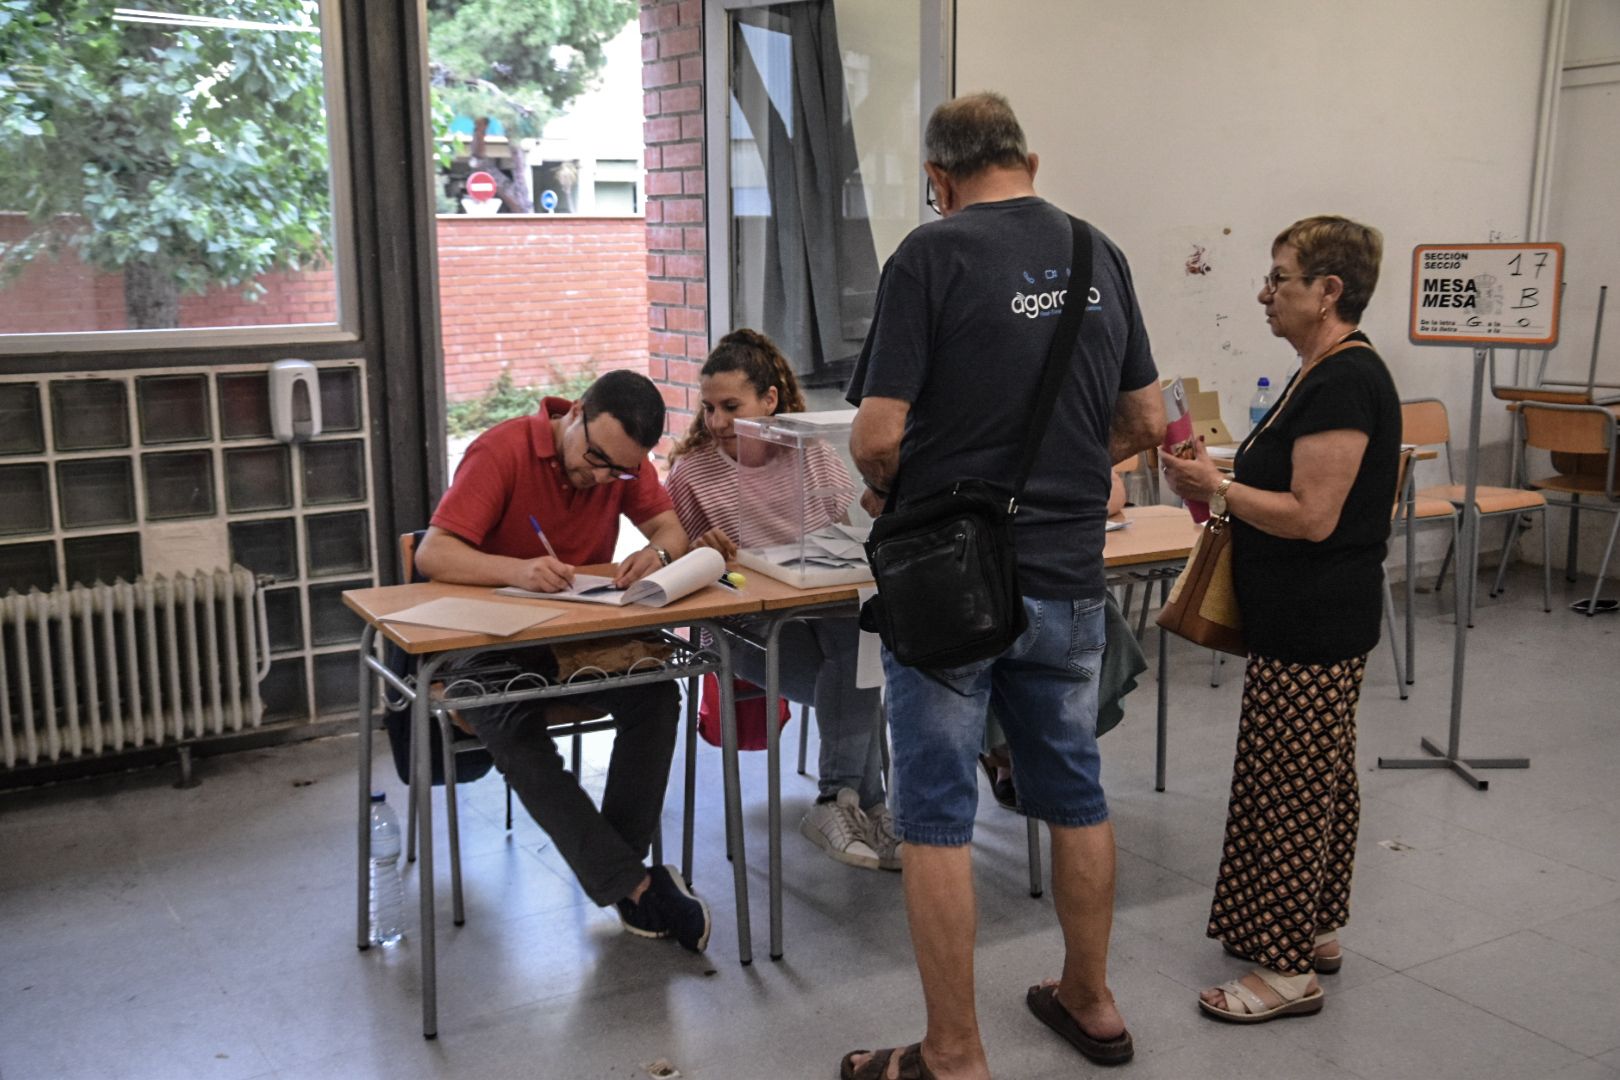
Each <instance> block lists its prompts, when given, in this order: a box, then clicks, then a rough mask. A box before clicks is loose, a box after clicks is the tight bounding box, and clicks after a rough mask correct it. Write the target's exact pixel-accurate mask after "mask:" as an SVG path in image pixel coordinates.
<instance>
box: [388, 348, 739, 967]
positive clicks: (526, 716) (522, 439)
mask: <svg viewBox="0 0 1620 1080" xmlns="http://www.w3.org/2000/svg"><path fill="white" fill-rule="evenodd" d="M663 432H664V400H663V398H662V397H661V396H660V395H659V393H658V388H657V387H655V386H654V385H653V384H652V382H651V381H650V380H648V379H647V377H646V376H644V375H638V374H636V373H635V372H631V371H610V372H608V373H607V374H606V375H603V376H602V377H601V378H599V379H597V380H596V382H594V383H592V384H591V386H590V388H589V389H587V390H586V391H585V395H584V396H583V397H582V398H580V399H579V400H578V401H576V402H568V401H566V400H564V399H562V398H546V399H545V401H544V402H542V404H541V406H540V411H539V412H538V413H537V414H535V415H534V416H525V417H520V418H518V419H515V420H508V421H506V422H505V423H501V424H497V425H496V426H495V427H493V428H490V429H489V430H488V431H486V432H484V434H482V435H480V436H479V437H478V438H477V439H476V440H475V441H474V442H473V444H472V445H471V446H470V447H468V448H467V454H466V456H465V457H464V458H463V459H462V462H461V467H460V468H459V469H458V470H457V471H456V478H455V482H454V483H453V484H451V486H450V490H449V491H447V492H445V495H444V498H443V499H441V500H440V501H439V507H438V509H437V510H436V511H434V514H433V520H432V522H431V524H430V525H429V528H428V531H427V535H426V536H425V537H424V538H423V540H422V543H421V545H420V546H419V547H418V548H417V552H416V566H417V569H419V570H420V571H421V572H422V573H423V574H426V575H427V576H428V577H430V578H432V579H434V580H435V581H452V582H457V583H459V584H464V585H516V586H518V587H519V588H524V589H533V590H537V591H541V592H555V591H557V590H559V589H562V588H564V587H566V586H567V585H568V583H569V582H571V581H572V580H573V577H574V567H575V565H578V564H589V563H605V562H609V561H610V560H611V559H612V558H613V550H614V547H615V545H616V544H617V542H618V536H619V515H620V514H621V513H622V514H624V515H625V516H627V517H629V519H630V521H631V523H632V524H634V525H635V526H636V528H638V529H639V530H641V533H642V534H643V535H644V536H646V538H647V541H648V543H647V546H646V547H644V548H642V549H641V550H639V551H637V552H635V553H634V554H632V555H630V556H629V557H628V558H626V559H625V560H624V561H623V562H621V563H619V564H618V566H617V567H616V575H615V578H616V583H617V584H619V585H620V586H624V585H628V584H629V583H630V582H632V581H635V580H637V579H639V578H642V577H645V576H646V575H647V574H649V573H651V572H652V571H654V570H656V569H658V568H659V566H661V565H666V564H668V562H669V561H670V560H671V559H673V558H679V557H680V556H681V555H684V554H685V553H686V549H687V539H686V533H685V532H684V531H682V529H681V524H680V521H679V520H678V519H677V518H676V516H675V510H674V507H673V505H672V504H671V503H670V500H669V494H668V492H666V491H665V490H664V487H663V485H662V484H660V483H659V482H658V477H657V475H656V473H654V471H653V468H652V466H651V465H650V464H649V463H648V461H647V454H648V452H649V451H650V450H651V449H652V448H653V446H655V445H656V444H657V442H658V439H659V437H660V436H662V435H663ZM531 518H532V519H533V520H532V521H531ZM536 522H538V524H539V526H540V528H541V529H542V530H543V531H544V538H543V539H542V537H541V535H540V534H539V533H538V532H536V529H535V523H536ZM548 543H549V545H550V548H549V549H548V547H547V544H548ZM517 656H518V662H519V663H522V664H524V665H525V666H527V667H529V669H530V670H535V671H540V672H542V673H554V672H555V670H556V665H555V660H554V659H553V658H552V657H551V655H550V651H549V650H546V649H535V650H524V651H521V652H519V653H518V654H517ZM569 700H570V701H573V702H577V703H580V704H584V705H589V706H593V707H596V708H600V709H603V710H605V711H607V712H610V713H612V714H613V717H614V720H615V721H616V727H617V730H616V732H615V734H614V740H613V757H612V761H611V762H610V764H609V765H608V778H607V787H606V790H604V791H603V793H602V806H601V809H600V810H598V809H597V807H596V805H595V804H594V803H593V802H592V801H591V797H590V796H589V795H587V794H586V793H585V791H584V790H583V789H582V788H581V787H580V786H579V781H578V778H576V777H574V776H572V775H570V774H569V773H568V771H567V770H566V769H565V767H564V765H563V759H562V755H561V754H559V753H558V752H557V747H556V745H555V744H554V743H553V742H552V739H551V736H550V734H549V733H548V732H547V729H546V725H545V718H544V712H545V703H544V702H518V703H515V704H513V705H508V706H498V707H495V708H489V709H475V710H468V711H467V712H466V713H465V714H464V719H466V721H467V722H468V723H469V724H470V725H471V726H472V728H473V730H474V731H476V732H477V733H478V736H479V738H481V739H483V741H484V745H485V746H486V747H488V748H489V752H490V755H491V756H492V757H493V758H494V759H495V765H496V767H497V768H499V769H500V770H501V772H502V773H503V774H505V776H506V779H507V781H508V782H509V783H510V784H511V785H512V790H514V791H516V792H517V793H518V797H519V798H520V799H522V800H523V805H524V806H525V807H527V808H528V810H529V813H530V814H531V815H533V817H534V820H535V821H536V822H537V823H538V824H539V825H540V827H541V828H542V829H544V830H545V831H546V833H547V835H549V836H550V837H551V840H552V843H553V844H555V845H556V848H557V852H558V854H560V855H561V856H562V857H563V858H564V859H565V860H567V862H568V865H569V866H570V867H571V868H572V869H573V871H574V874H575V876H576V877H578V878H579V883H580V885H581V887H583V888H584V890H585V892H586V894H587V895H588V896H589V897H590V898H591V899H592V900H594V901H595V902H596V903H598V904H601V905H602V906H604V907H605V906H607V905H608V904H616V905H617V906H618V910H619V918H620V919H621V920H622V921H623V923H624V926H625V929H627V930H628V931H630V932H631V933H633V934H637V935H640V936H642V937H674V938H676V940H678V941H679V942H680V943H681V944H682V945H683V946H685V947H686V948H688V949H691V950H693V951H694V952H698V951H702V950H703V949H704V948H705V947H706V946H707V945H708V942H709V925H710V920H709V908H708V905H707V904H706V903H704V902H703V900H701V899H700V898H698V897H697V896H695V895H694V894H693V893H692V891H691V889H690V888H689V887H688V886H687V884H686V882H685V881H683V880H682V879H681V876H680V873H679V871H678V870H676V869H675V868H674V867H671V866H655V867H652V868H651V869H648V868H647V867H646V866H645V865H644V864H643V860H644V859H645V858H646V857H647V850H648V848H649V847H650V846H651V844H652V837H653V833H654V831H655V830H656V829H657V827H658V820H659V816H660V814H661V813H662V811H663V806H664V787H665V784H666V782H667V781H668V779H669V767H670V760H671V758H672V757H673V755H674V752H675V731H676V725H677V721H678V717H679V707H678V701H677V694H676V690H675V685H674V684H673V683H671V682H657V683H649V684H644V685H641V686H632V687H620V688H617V689H613V690H604V691H601V692H598V693H594V694H582V695H578V696H575V697H572V698H570V699H569Z"/></svg>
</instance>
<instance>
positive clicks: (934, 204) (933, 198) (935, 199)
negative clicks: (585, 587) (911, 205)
mask: <svg viewBox="0 0 1620 1080" xmlns="http://www.w3.org/2000/svg"><path fill="white" fill-rule="evenodd" d="M927 202H928V209H930V210H932V211H933V212H934V213H936V214H943V213H944V211H943V210H941V209H940V208H939V196H938V195H935V194H934V182H933V181H932V180H930V181H928V195H927Z"/></svg>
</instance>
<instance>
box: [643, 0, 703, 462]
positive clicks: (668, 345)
mask: <svg viewBox="0 0 1620 1080" xmlns="http://www.w3.org/2000/svg"><path fill="white" fill-rule="evenodd" d="M641 86H642V91H643V109H644V112H645V113H646V122H645V125H644V128H643V130H644V133H645V134H644V139H643V141H644V142H645V143H646V148H647V149H646V154H647V326H648V335H647V352H648V362H647V373H648V374H649V375H650V376H651V377H652V379H653V381H654V382H656V383H658V384H659V389H660V390H662V391H663V394H664V402H665V403H666V404H667V405H668V406H669V419H668V422H667V424H668V428H669V430H670V431H671V432H677V433H678V432H681V431H684V430H685V429H686V426H687V424H688V423H690V422H691V419H692V414H693V412H694V411H695V410H696V408H697V403H698V389H697V387H698V369H699V368H700V367H701V366H702V364H703V358H704V356H706V355H707V354H708V351H709V327H708V304H709V277H708V258H707V251H706V248H707V232H706V229H707V222H706V219H705V207H704V198H703V193H704V148H703V5H702V3H701V0H641Z"/></svg>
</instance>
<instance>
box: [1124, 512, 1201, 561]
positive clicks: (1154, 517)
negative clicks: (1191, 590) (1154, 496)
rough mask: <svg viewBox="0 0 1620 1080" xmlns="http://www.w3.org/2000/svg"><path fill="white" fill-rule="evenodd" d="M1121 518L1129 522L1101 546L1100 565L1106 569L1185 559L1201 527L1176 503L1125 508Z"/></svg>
mask: <svg viewBox="0 0 1620 1080" xmlns="http://www.w3.org/2000/svg"><path fill="white" fill-rule="evenodd" d="M1125 520H1126V521H1128V522H1130V524H1129V525H1127V526H1126V527H1125V528H1123V529H1117V530H1115V531H1114V532H1111V533H1109V534H1108V540H1107V542H1106V543H1105V544H1104V545H1103V566H1105V567H1106V568H1108V569H1109V570H1123V569H1125V568H1127V567H1131V566H1141V565H1142V564H1144V563H1157V562H1173V561H1174V560H1176V559H1185V558H1186V557H1187V556H1188V555H1189V554H1190V553H1191V552H1192V546H1193V541H1195V540H1197V539H1198V530H1199V528H1200V527H1201V526H1198V525H1195V524H1193V519H1192V515H1191V514H1189V513H1188V512H1187V511H1186V510H1185V509H1184V508H1182V507H1179V506H1132V507H1128V508H1127V509H1126V510H1125Z"/></svg>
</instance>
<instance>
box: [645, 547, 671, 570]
mask: <svg viewBox="0 0 1620 1080" xmlns="http://www.w3.org/2000/svg"><path fill="white" fill-rule="evenodd" d="M647 546H648V547H650V548H652V553H653V554H654V555H656V556H658V563H659V565H660V566H668V565H669V552H667V551H665V550H664V549H663V548H661V547H659V546H658V545H657V544H648V545H647Z"/></svg>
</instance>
